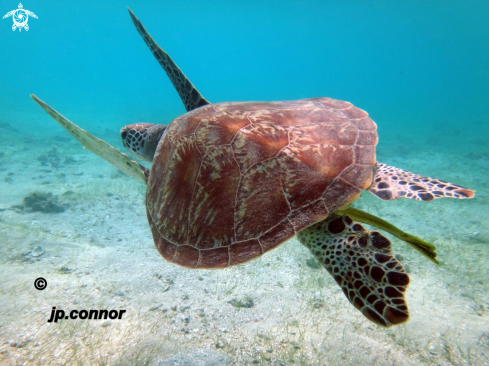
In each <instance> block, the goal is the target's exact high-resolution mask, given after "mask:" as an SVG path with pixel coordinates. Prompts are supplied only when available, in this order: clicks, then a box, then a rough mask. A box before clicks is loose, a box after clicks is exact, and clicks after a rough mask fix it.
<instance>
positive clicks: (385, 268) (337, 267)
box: [297, 214, 409, 327]
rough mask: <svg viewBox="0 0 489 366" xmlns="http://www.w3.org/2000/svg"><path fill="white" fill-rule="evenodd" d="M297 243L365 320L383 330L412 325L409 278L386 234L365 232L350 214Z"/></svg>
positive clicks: (306, 233)
mask: <svg viewBox="0 0 489 366" xmlns="http://www.w3.org/2000/svg"><path fill="white" fill-rule="evenodd" d="M297 238H298V239H299V241H300V242H301V243H302V244H303V245H304V246H306V247H307V248H308V249H309V250H310V251H311V253H312V255H313V256H314V257H315V258H316V259H317V260H318V261H319V262H320V263H321V264H322V265H323V266H324V267H325V268H326V270H327V271H328V272H329V273H330V274H331V275H332V276H333V277H334V279H335V281H336V282H337V283H338V285H339V286H340V287H341V289H342V290H343V292H344V293H345V296H346V298H347V299H348V300H349V301H350V302H351V303H352V304H353V306H355V307H356V308H357V309H358V310H360V311H361V312H362V314H363V315H364V316H365V317H366V318H367V319H369V320H371V321H372V322H374V323H375V324H378V325H381V326H383V327H390V326H391V325H396V324H400V323H404V322H406V321H407V320H408V318H409V311H408V307H407V305H406V301H405V299H404V293H405V291H406V289H407V287H408V285H409V277H408V275H407V274H406V271H405V270H404V268H403V267H402V265H401V263H399V262H398V261H397V259H396V258H395V257H394V254H393V253H392V249H391V243H390V241H389V240H388V239H387V238H386V237H384V236H383V235H382V234H380V233H379V232H377V231H370V232H369V231H367V230H366V229H365V228H364V227H363V226H362V225H360V224H359V223H358V222H355V221H353V220H352V219H351V218H350V217H349V216H347V215H343V216H339V215H335V214H332V215H330V216H328V218H327V219H326V220H323V221H320V222H318V223H316V224H314V225H312V226H309V227H307V228H305V229H303V230H302V231H300V232H299V233H298V234H297Z"/></svg>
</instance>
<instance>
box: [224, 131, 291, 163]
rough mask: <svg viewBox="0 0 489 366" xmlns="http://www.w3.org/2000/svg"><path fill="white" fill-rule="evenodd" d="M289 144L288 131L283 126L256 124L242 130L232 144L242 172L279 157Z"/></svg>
mask: <svg viewBox="0 0 489 366" xmlns="http://www.w3.org/2000/svg"><path fill="white" fill-rule="evenodd" d="M288 144H289V136H288V130H287V129H286V128H284V127H281V126H275V125H272V124H266V123H255V124H252V125H249V126H246V127H244V128H242V129H241V130H240V131H239V132H238V133H237V134H236V138H235V139H234V141H233V143H232V148H233V153H234V157H235V159H236V161H237V162H238V164H239V167H240V169H241V172H244V171H246V170H247V169H248V168H250V167H251V166H252V165H254V164H257V163H260V162H261V161H263V160H266V159H270V158H271V157H273V156H275V155H277V154H278V153H279V152H280V150H282V149H283V148H284V147H285V146H287V145H288Z"/></svg>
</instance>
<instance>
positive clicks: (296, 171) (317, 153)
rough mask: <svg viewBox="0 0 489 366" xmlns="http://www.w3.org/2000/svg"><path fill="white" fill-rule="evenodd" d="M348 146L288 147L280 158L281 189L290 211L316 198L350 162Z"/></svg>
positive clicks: (351, 159)
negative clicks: (281, 172)
mask: <svg viewBox="0 0 489 366" xmlns="http://www.w3.org/2000/svg"><path fill="white" fill-rule="evenodd" d="M353 159H354V156H353V149H352V147H351V146H345V145H341V146H335V145H322V144H316V145H298V144H294V145H290V146H288V147H287V148H285V149H284V150H283V152H282V153H281V154H280V156H279V161H280V165H281V167H282V171H283V175H282V181H283V187H284V191H285V194H286V197H287V200H288V202H289V204H290V207H291V209H293V210H295V209H298V208H300V207H302V206H305V205H308V204H310V203H311V202H313V201H316V200H317V199H319V198H320V197H321V196H322V194H323V193H324V191H325V190H326V189H327V188H328V186H329V185H330V184H331V183H332V182H333V181H334V180H335V179H336V177H337V176H338V175H339V174H340V173H341V172H342V171H343V170H344V169H345V167H347V166H348V165H350V164H352V163H353Z"/></svg>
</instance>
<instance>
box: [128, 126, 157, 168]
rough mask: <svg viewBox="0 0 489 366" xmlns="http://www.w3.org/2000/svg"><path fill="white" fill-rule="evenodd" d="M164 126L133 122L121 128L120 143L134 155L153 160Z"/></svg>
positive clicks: (145, 159) (149, 160)
mask: <svg viewBox="0 0 489 366" xmlns="http://www.w3.org/2000/svg"><path fill="white" fill-rule="evenodd" d="M165 129H166V126H164V125H156V124H152V123H134V124H132V125H127V126H125V127H122V129H121V132H120V134H121V138H122V145H124V147H125V148H126V149H127V150H129V152H130V153H131V154H132V155H134V156H135V157H137V158H139V159H141V160H144V161H148V162H150V163H151V162H153V157H154V155H155V152H156V147H157V146H158V143H159V142H160V139H161V136H163V133H164V132H165Z"/></svg>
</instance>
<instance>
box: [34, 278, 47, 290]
mask: <svg viewBox="0 0 489 366" xmlns="http://www.w3.org/2000/svg"><path fill="white" fill-rule="evenodd" d="M47 285H48V281H46V280H45V279H44V278H42V277H39V278H36V280H35V281H34V287H35V288H36V290H40V291H42V290H44V289H45V288H46V287H47Z"/></svg>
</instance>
